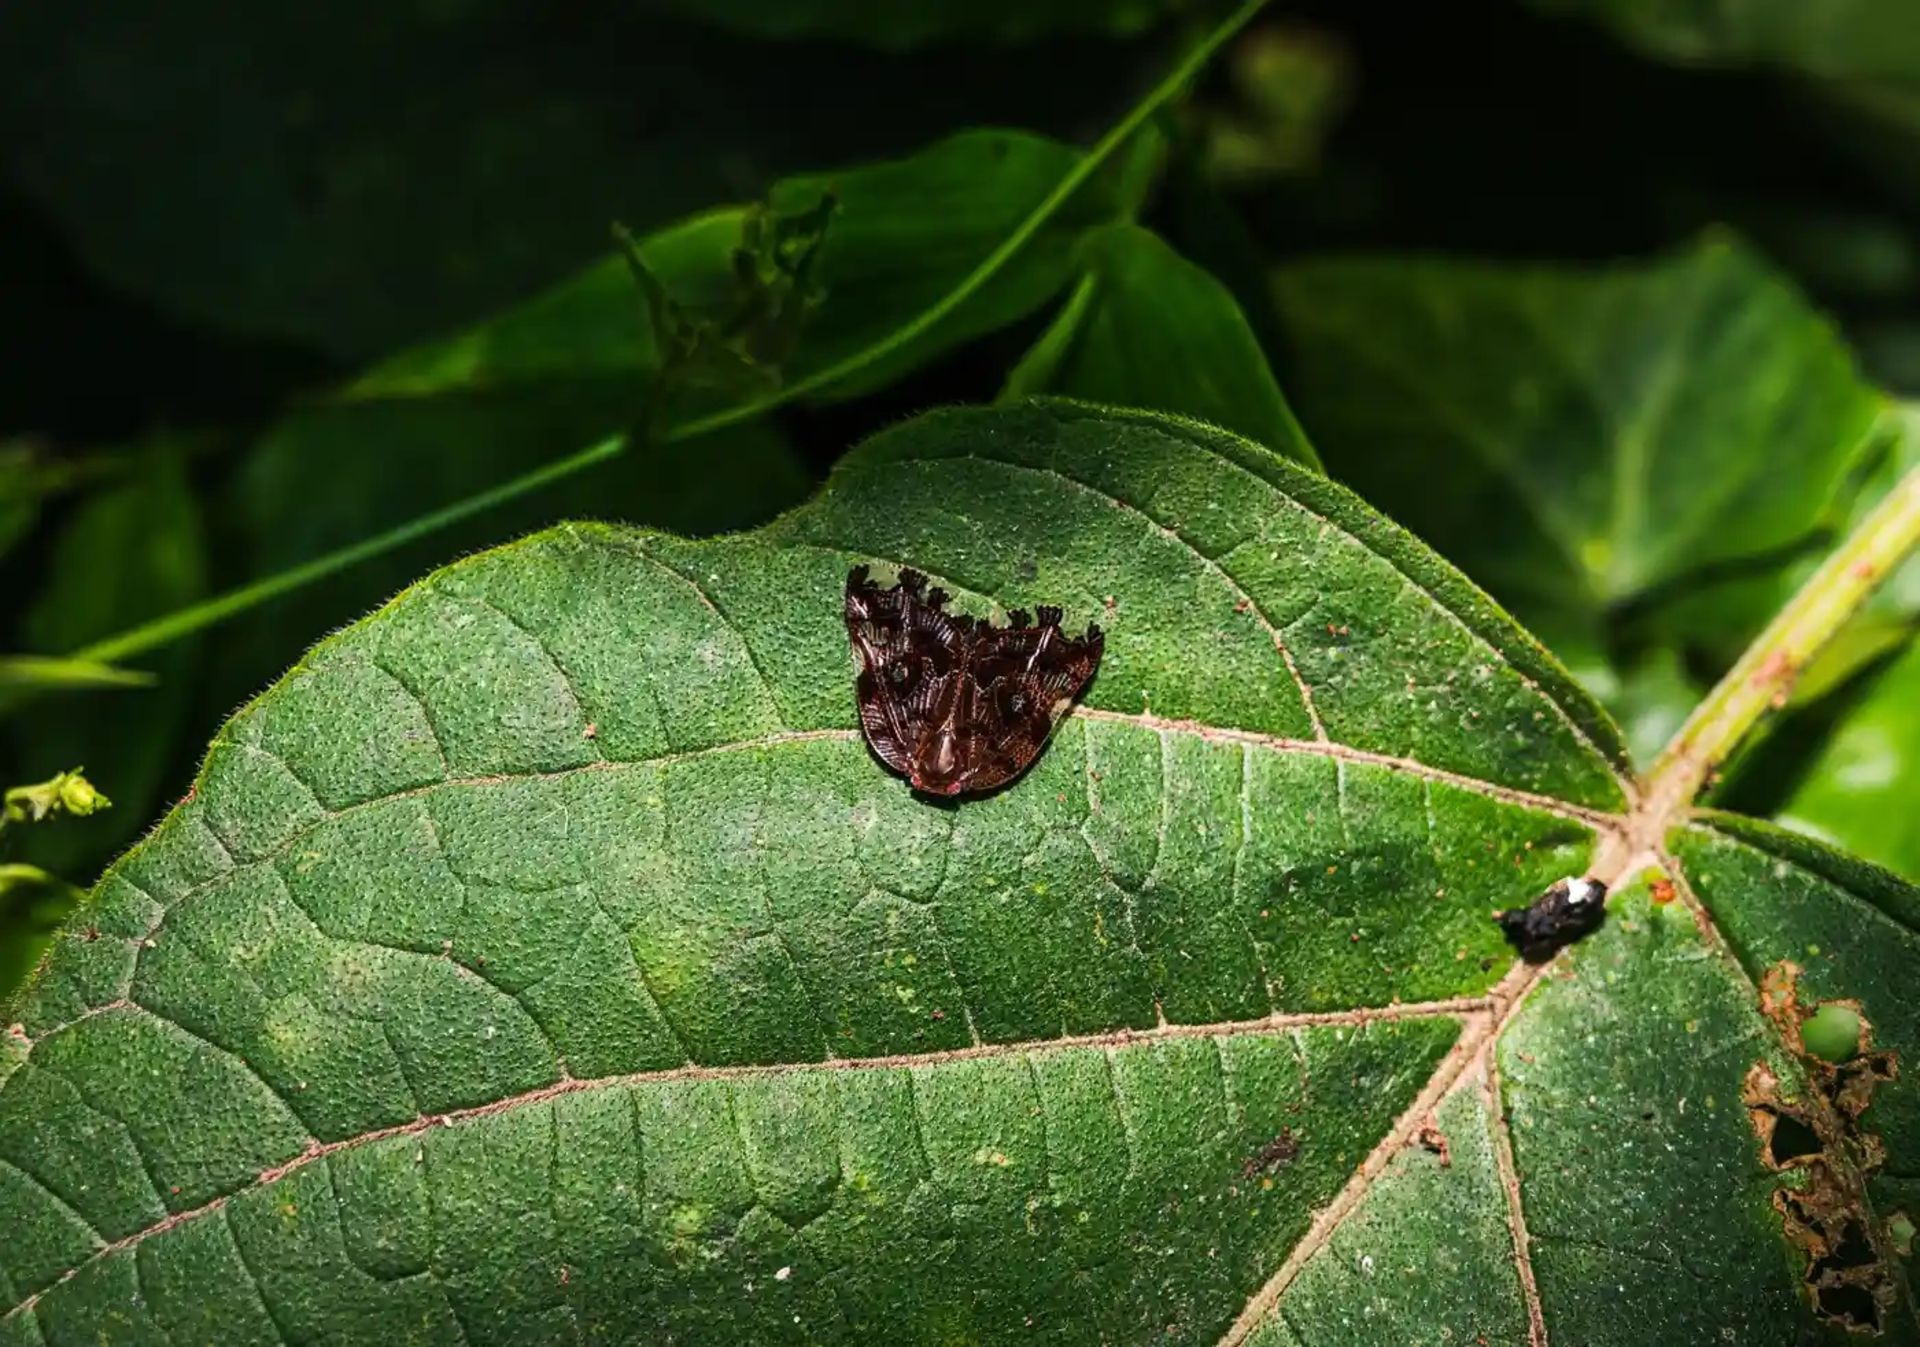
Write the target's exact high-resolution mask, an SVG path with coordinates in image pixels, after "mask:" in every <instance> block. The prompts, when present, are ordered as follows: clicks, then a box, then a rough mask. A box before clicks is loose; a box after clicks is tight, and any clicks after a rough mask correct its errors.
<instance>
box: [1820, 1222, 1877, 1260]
mask: <svg viewBox="0 0 1920 1347" xmlns="http://www.w3.org/2000/svg"><path fill="white" fill-rule="evenodd" d="M1820 1263H1821V1266H1822V1268H1823V1269H1824V1268H1849V1267H1869V1266H1871V1265H1872V1263H1873V1246H1872V1245H1871V1244H1869V1243H1867V1235H1866V1231H1865V1230H1864V1229H1863V1228H1862V1227H1861V1225H1860V1222H1858V1221H1850V1222H1848V1223H1847V1228H1846V1229H1845V1230H1843V1231H1841V1232H1840V1242H1839V1243H1838V1244H1837V1245H1835V1246H1834V1250H1833V1252H1832V1253H1830V1254H1828V1255H1827V1256H1826V1257H1825V1258H1823V1259H1821V1260H1820Z"/></svg>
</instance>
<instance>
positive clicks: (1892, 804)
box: [1730, 644, 1920, 880]
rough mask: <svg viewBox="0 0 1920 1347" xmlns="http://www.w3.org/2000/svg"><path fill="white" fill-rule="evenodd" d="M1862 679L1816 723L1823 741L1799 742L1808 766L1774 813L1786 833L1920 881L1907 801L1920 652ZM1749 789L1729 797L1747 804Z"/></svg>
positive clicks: (1918, 714) (1919, 705)
mask: <svg viewBox="0 0 1920 1347" xmlns="http://www.w3.org/2000/svg"><path fill="white" fill-rule="evenodd" d="M1858 681H1859V682H1860V684H1861V686H1859V687H1857V688H1850V689H1848V690H1847V691H1846V692H1845V693H1843V694H1836V701H1837V703H1838V704H1837V705H1836V706H1834V707H1833V708H1831V710H1829V711H1828V712H1827V713H1826V714H1825V715H1824V716H1823V717H1822V719H1821V721H1820V722H1816V723H1817V724H1818V729H1819V733H1818V735H1817V736H1808V737H1806V738H1802V739H1801V740H1800V745H1799V746H1800V748H1801V749H1802V752H1803V754H1804V756H1805V759H1806V760H1805V761H1804V762H1802V763H1800V764H1798V765H1797V767H1798V770H1797V771H1796V772H1795V773H1794V781H1793V784H1792V785H1791V786H1790V789H1789V791H1788V793H1787V794H1786V796H1785V798H1784V799H1783V800H1779V801H1775V802H1772V805H1773V807H1772V812H1773V813H1774V814H1775V816H1776V817H1777V818H1778V819H1779V820H1780V821H1781V822H1782V823H1785V824H1787V825H1788V826H1789V827H1793V828H1797V829H1800V830H1802V831H1805V832H1810V833H1812V834H1814V835H1815V836H1817V837H1821V838H1824V839H1826V840H1827V841H1830V842H1833V843H1835V844H1837V845H1840V846H1843V847H1845V848H1846V849H1847V850H1849V851H1852V852H1854V853H1856V854H1857V855H1860V856H1864V857H1866V858H1867V859H1868V860H1873V861H1878V862H1879V863H1880V864H1882V865H1884V866H1887V867H1888V868H1890V869H1893V870H1897V871H1899V872H1900V873H1901V874H1903V875H1905V876H1907V877H1908V878H1909V879H1914V880H1920V835H1916V830H1915V828H1914V826H1913V811H1912V810H1911V809H1909V808H1908V807H1907V803H1906V792H1907V787H1908V785H1909V783H1911V781H1912V780H1913V775H1914V772H1915V770H1916V767H1920V646H1915V645H1912V644H1909V645H1908V646H1907V648H1906V651H1905V653H1904V654H1900V655H1897V656H1896V657H1894V658H1892V659H1891V660H1887V661H1882V663H1881V665H1880V666H1879V667H1875V668H1871V669H1869V670H1868V671H1867V672H1866V673H1865V674H1864V675H1863V676H1862V677H1861V679H1860V680H1858ZM1812 714H1819V712H1818V711H1816V712H1813V713H1812ZM1796 728H1797V727H1796V725H1795V724H1794V723H1792V722H1790V723H1789V724H1788V725H1787V726H1785V727H1783V729H1782V731H1781V733H1782V735H1783V736H1793V735H1794V733H1795V730H1796ZM1799 728H1807V726H1805V724H1804V722H1803V723H1802V725H1801V726H1799ZM1752 789H1753V788H1752V787H1747V788H1746V790H1742V789H1741V788H1739V787H1736V792H1737V793H1736V794H1735V795H1733V796H1732V797H1730V798H1731V799H1733V800H1737V801H1740V802H1742V803H1745V802H1746V797H1747V791H1750V790H1752Z"/></svg>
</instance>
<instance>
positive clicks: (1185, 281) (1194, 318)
mask: <svg viewBox="0 0 1920 1347" xmlns="http://www.w3.org/2000/svg"><path fill="white" fill-rule="evenodd" d="M1081 248H1082V257H1083V262H1084V265H1085V266H1086V269H1087V277H1086V280H1085V281H1084V282H1083V286H1082V289H1080V290H1078V291H1076V292H1075V297H1074V299H1073V300H1072V301H1071V302H1070V303H1069V304H1068V305H1067V306H1066V307H1064V308H1063V309H1062V310H1061V312H1060V315H1059V317H1058V318H1056V319H1055V320H1054V323H1053V325H1052V326H1051V327H1050V328H1049V329H1048V330H1047V332H1046V333H1045V334H1043V335H1042V336H1041V338H1040V340H1039V342H1038V343H1037V344H1036V345H1035V347H1034V349H1033V350H1032V351H1031V352H1029V353H1028V356H1027V358H1026V359H1025V360H1024V361H1022V363H1021V365H1020V367H1019V368H1016V369H1015V370H1014V372H1013V373H1012V375H1011V376H1010V377H1009V378H1008V380H1007V392H1008V393H1009V394H1017V395H1024V394H1031V393H1044V392H1053V393H1062V394H1068V395H1071V396H1073V397H1078V398H1084V399H1086V400H1088V401H1090V402H1107V403H1118V404H1124V405H1131V406H1136V407H1144V408H1147V409H1149V410H1152V411H1161V412H1173V413H1177V414H1179V415H1182V416H1191V417H1193V418H1195V419H1196V420H1200V421H1207V422H1210V423H1212V424H1214V425H1217V426H1223V427H1225V428H1226V429H1228V430H1232V431H1237V432H1238V433H1240V434H1242V435H1245V436H1246V437H1247V438H1248V439H1251V440H1254V441H1256V442H1257V443H1260V444H1264V445H1266V446H1267V447H1268V448H1270V449H1272V450H1274V451H1275V452H1276V453H1279V454H1282V455H1285V456H1286V457H1288V458H1291V459H1295V460H1297V461H1299V462H1301V463H1305V464H1307V465H1308V466H1309V467H1318V466H1319V459H1318V458H1317V457H1316V456H1315V454H1314V452H1313V446H1312V445H1310V444H1308V443H1307V439H1306V436H1305V435H1304V434H1302V433H1301V430H1300V426H1299V423H1298V422H1297V421H1295V420H1294V418H1293V413H1292V411H1290V410H1289V409H1288V407H1287V400H1286V398H1285V397H1284V396H1283V395H1282V394H1281V392H1280V385H1279V384H1277V383H1275V382H1274V378H1273V371H1272V370H1270V369H1269V368H1268V367H1267V358H1266V355H1265V353H1264V352H1262V351H1261V349H1260V343H1259V341H1258V339H1257V338H1255V336H1254V334H1253V330H1252V328H1250V327H1249V326H1248V325H1247V320H1246V317H1245V315H1244V314H1242V313H1241V312H1240V306H1239V305H1238V304H1237V303H1235V302H1234V298H1233V296H1232V295H1231V294H1230V293H1228V291H1227V288H1226V287H1225V286H1223V285H1222V284H1220V282H1219V281H1217V280H1215V279H1214V278H1213V277H1212V276H1210V275H1208V274H1207V273H1206V272H1205V271H1203V270H1202V269H1201V268H1199V267H1197V266H1195V265H1194V264H1193V263H1191V262H1189V261H1187V260H1186V259H1185V258H1183V257H1181V256H1180V255H1179V254H1178V253H1176V252H1174V251H1173V249H1171V248H1169V247H1168V246H1167V245H1166V244H1165V243H1163V242H1162V241H1161V240H1160V239H1159V238H1158V237H1156V236H1155V235H1154V234H1153V233H1152V232H1150V231H1148V230H1145V229H1142V228H1140V227H1139V226H1138V225H1113V226H1110V227H1108V228H1106V229H1101V230H1096V231H1095V232H1093V233H1091V234H1089V235H1088V236H1087V237H1086V239H1085V240H1084V241H1083V242H1082V244H1081Z"/></svg>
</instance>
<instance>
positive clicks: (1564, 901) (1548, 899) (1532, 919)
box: [1493, 875, 1607, 963]
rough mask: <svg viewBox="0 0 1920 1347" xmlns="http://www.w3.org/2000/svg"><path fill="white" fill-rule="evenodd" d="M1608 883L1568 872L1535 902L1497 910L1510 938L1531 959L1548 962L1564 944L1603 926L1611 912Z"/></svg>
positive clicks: (1496, 917)
mask: <svg viewBox="0 0 1920 1347" xmlns="http://www.w3.org/2000/svg"><path fill="white" fill-rule="evenodd" d="M1606 900H1607V886H1606V885H1605V884H1602V883H1601V882H1600V881H1599V880H1597V879H1582V878H1580V877H1579V876H1578V875H1568V876H1567V877H1566V878H1565V879H1556V880H1554V882H1553V883H1552V884H1549V885H1548V886H1547V891H1546V892H1545V893H1543V894H1541V895H1540V896H1539V897H1538V898H1536V899H1534V900H1533V902H1532V903H1531V904H1530V905H1528V906H1526V907H1522V908H1516V909H1515V910H1513V911H1511V912H1496V913H1494V914H1493V919H1494V920H1495V921H1497V922H1499V923H1500V929H1501V930H1503V931H1505V932H1506V934H1507V939H1508V940H1509V941H1510V942H1512V944H1513V947H1514V948H1515V949H1517V950H1519V951H1520V956H1521V957H1522V958H1523V959H1525V960H1526V961H1527V962H1528V963H1544V962H1545V961H1546V960H1548V959H1550V958H1552V957H1553V955H1554V953H1555V951H1557V950H1558V949H1559V948H1560V947H1561V946H1562V945H1570V944H1572V943H1573V942H1574V941H1576V940H1578V939H1579V938H1580V937H1581V936H1583V935H1590V934H1592V933H1593V932H1594V931H1596V930H1598V929H1599V928H1600V922H1601V920H1602V919H1603V918H1604V917H1605V916H1606V914H1607V901H1606Z"/></svg>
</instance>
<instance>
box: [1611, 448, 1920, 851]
mask: <svg viewBox="0 0 1920 1347" xmlns="http://www.w3.org/2000/svg"><path fill="white" fill-rule="evenodd" d="M1916 545H1920V467H1916V468H1914V469H1912V470H1911V471H1909V472H1908V473H1907V474H1906V476H1904V477H1902V478H1901V479H1900V481H1899V483H1898V484H1896V485H1895V486H1894V488H1893V490H1891V491H1889V492H1888V493H1887V494H1886V496H1885V498H1884V499H1882V500H1881V502H1880V503H1879V504H1878V505H1876V506H1875V507H1874V508H1873V511H1872V513H1871V514H1869V515H1868V516H1867V517H1866V518H1865V519H1864V520H1862V521H1861V522H1860V525H1859V527H1857V528H1855V529H1854V531H1853V532H1852V533H1850V534H1849V535H1847V538H1846V540H1845V541H1844V542H1842V543H1841V544H1840V546H1839V547H1838V548H1836V549H1835V550H1834V552H1833V555H1831V556H1829V557H1828V558H1827V559H1826V561H1825V562H1824V563H1823V564H1822V565H1821V567H1820V569H1819V570H1817V571H1815V572H1814V573H1813V575H1812V576H1811V577H1810V578H1809V579H1808V580H1807V582H1806V583H1805V584H1804V585H1802V586H1800V590H1799V592H1798V593H1797V594H1795V595H1794V596H1793V598H1791V599H1790V600H1788V601H1787V605H1786V607H1784V608H1782V609H1781V610H1780V611H1779V613H1778V614H1776V615H1775V617H1774V619H1773V621H1772V622H1770V623H1768V624H1767V628H1766V630H1765V631H1763V632H1761V633H1760V635H1759V637H1758V638H1756V639H1755V640H1754V642H1753V644H1752V645H1750V646H1748V647H1747V649H1746V653H1744V654H1743V655H1741V656H1740V659H1739V662H1738V663H1736V664H1735V665H1734V666H1733V668H1731V669H1729V670H1728V671H1727V675H1726V677H1724V678H1722V679H1721V680H1720V682H1719V684H1718V686H1716V687H1715V688H1714V689H1713V691H1712V692H1710V693H1708V694H1707V698H1706V700H1705V701H1703V702H1701V703H1700V705H1699V706H1698V707H1696V708H1695V709H1694V712H1693V714H1692V715H1691V716H1689V717H1688V718H1687V723H1686V724H1684V725H1682V726H1681V727H1680V731H1679V733H1678V734H1676V735H1674V737H1673V740H1672V742H1670V743H1669V744H1668V745H1667V746H1666V748H1665V749H1664V750H1662V751H1661V754H1660V759H1659V761H1657V762H1656V763H1654V766H1653V771H1652V772H1651V773H1650V774H1649V775H1648V777H1647V781H1646V785H1645V789H1644V791H1643V794H1642V799H1641V805H1640V808H1639V810H1638V811H1636V812H1637V813H1638V814H1639V815H1640V816H1641V817H1642V818H1644V819H1646V820H1648V821H1649V826H1650V828H1652V829H1654V830H1657V831H1664V830H1665V828H1666V826H1667V824H1668V823H1669V822H1670V821H1671V819H1672V816H1673V815H1674V814H1676V813H1677V812H1678V811H1679V810H1681V809H1684V808H1685V807H1686V806H1687V805H1689V804H1691V803H1692V802H1693V800H1694V798H1695V797H1696V796H1698V795H1699V794H1700V791H1701V789H1702V788H1703V787H1704V786H1705V785H1706V784H1707V781H1708V778H1709V777H1710V776H1711V775H1712V774H1713V772H1714V769H1715V768H1717V767H1718V766H1719V765H1720V764H1721V763H1723V762H1725V761H1726V760H1727V757H1728V755H1729V754H1731V753H1732V752H1733V750H1734V749H1735V748H1737V747H1738V746H1739V744H1740V741H1741V740H1742V739H1744V738H1745V737H1746V735H1747V732H1748V731H1749V730H1751V729H1752V728H1753V727H1754V726H1755V725H1757V724H1758V723H1759V722H1760V720H1761V718H1762V717H1764V716H1765V715H1766V714H1767V712H1768V711H1770V710H1778V709H1779V708H1780V707H1782V706H1785V705H1786V703H1787V697H1788V695H1789V694H1790V693H1791V692H1792V690H1793V683H1794V680H1795V679H1796V678H1798V677H1799V675H1800V672H1801V670H1803V669H1805V668H1806V667H1807V664H1808V662H1809V661H1811V660H1812V658H1813V657H1814V656H1815V655H1816V654H1818V653H1819V652H1820V650H1821V648H1822V647H1823V646H1825V645H1826V643H1827V642H1828V641H1830V640H1832V639H1833V637H1834V635H1835V633H1837V632H1838V631H1839V630H1840V628H1841V627H1842V626H1843V625H1845V623H1846V621H1847V619H1848V618H1850V617H1852V616H1853V614H1854V613H1855V612H1857V611H1858V610H1859V608H1860V606H1861V605H1862V604H1863V603H1865V602H1866V601H1867V597H1868V596H1869V595H1871V594H1872V593H1873V591H1874V589H1875V588H1876V587H1877V586H1878V585H1879V584H1880V582H1881V581H1882V580H1883V579H1885V578H1886V576H1887V575H1888V574H1889V573H1890V572H1891V571H1892V570H1893V569H1894V567H1896V566H1898V565H1899V564H1900V562H1901V560H1902V559H1904V558H1905V557H1906V555H1907V554H1908V553H1909V552H1911V551H1912V550H1913V549H1914V547H1915V546H1916ZM1647 840H1648V841H1650V842H1652V841H1657V840H1658V839H1657V837H1654V838H1649V839H1647Z"/></svg>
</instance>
